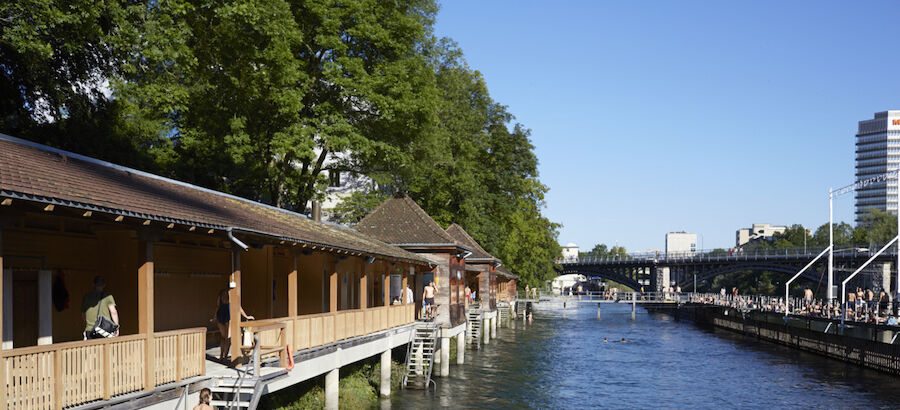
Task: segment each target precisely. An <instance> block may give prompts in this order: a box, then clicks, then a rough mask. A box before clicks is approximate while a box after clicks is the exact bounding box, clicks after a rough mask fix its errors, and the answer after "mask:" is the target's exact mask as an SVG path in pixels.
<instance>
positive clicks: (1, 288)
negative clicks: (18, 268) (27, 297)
mask: <svg viewBox="0 0 900 410" xmlns="http://www.w3.org/2000/svg"><path fill="white" fill-rule="evenodd" d="M0 338H2V339H3V340H2V341H0V342H2V344H0V349H3V350H8V349H12V347H13V346H12V271H11V270H7V269H4V268H3V226H2V225H0ZM2 388H3V389H4V391H5V389H6V385H5V384H4V385H3V386H2ZM4 397H5V396H4Z"/></svg>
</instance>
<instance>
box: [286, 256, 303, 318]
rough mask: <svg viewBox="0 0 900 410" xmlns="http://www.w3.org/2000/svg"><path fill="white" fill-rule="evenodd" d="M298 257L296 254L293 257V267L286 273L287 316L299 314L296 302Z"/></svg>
mask: <svg viewBox="0 0 900 410" xmlns="http://www.w3.org/2000/svg"><path fill="white" fill-rule="evenodd" d="M299 258H300V257H299V256H297V255H296V254H295V255H294V266H293V268H292V269H291V271H290V272H288V280H287V282H288V284H287V287H288V316H297V315H299V314H300V311H299V310H297V306H298V302H299V301H298V300H297V292H298V289H297V277H298V272H297V266H298V265H297V260H298V259H299Z"/></svg>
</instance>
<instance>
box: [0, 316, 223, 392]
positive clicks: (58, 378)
mask: <svg viewBox="0 0 900 410" xmlns="http://www.w3.org/2000/svg"><path fill="white" fill-rule="evenodd" d="M148 340H149V338H148V337H147V335H129V336H120V337H113V338H109V339H95V340H86V341H78V342H67V343H57V344H51V345H45V346H33V347H23V348H17V349H10V350H3V351H0V400H2V402H0V405H5V406H0V407H5V408H7V409H60V408H63V407H69V406H75V405H79V404H83V403H88V402H91V401H95V400H108V399H110V398H112V397H114V396H117V395H120V394H125V393H130V392H134V391H138V390H143V389H146V388H147V387H148V386H147V383H146V380H145V376H144V375H145V370H146V368H145V363H144V352H145V349H146V348H147V342H148ZM152 340H153V343H154V348H155V355H154V361H155V363H156V368H155V380H153V384H152V385H151V386H149V387H155V386H158V385H161V384H165V383H168V382H173V381H178V380H181V379H183V378H185V377H192V376H200V375H203V374H204V373H205V371H206V365H205V353H206V352H205V351H206V328H195V329H184V330H176V331H172V332H162V333H156V334H154V338H153V339H152Z"/></svg>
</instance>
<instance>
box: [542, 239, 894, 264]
mask: <svg viewBox="0 0 900 410" xmlns="http://www.w3.org/2000/svg"><path fill="white" fill-rule="evenodd" d="M879 248H880V246H877V245H869V244H866V245H857V246H847V247H842V248H840V249H835V250H834V255H835V256H838V257H847V256H859V257H866V256H869V255H871V254H872V253H874V250H877V249H879ZM824 249H826V247H812V246H808V247H792V248H768V247H752V248H730V249H704V250H698V251H696V252H664V251H658V252H657V251H654V252H634V253H629V254H627V255H605V256H594V255H587V256H584V257H579V258H578V260H558V261H557V262H558V263H565V264H594V263H616V262H633V261H698V262H699V261H727V260H751V259H752V260H758V259H760V258H764V259H768V258H772V259H783V258H786V257H798V256H815V255H817V254H819V252H822V251H823V250H824Z"/></svg>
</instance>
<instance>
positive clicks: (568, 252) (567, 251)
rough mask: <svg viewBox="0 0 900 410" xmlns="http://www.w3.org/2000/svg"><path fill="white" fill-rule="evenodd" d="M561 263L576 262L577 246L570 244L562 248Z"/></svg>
mask: <svg viewBox="0 0 900 410" xmlns="http://www.w3.org/2000/svg"><path fill="white" fill-rule="evenodd" d="M562 261H563V262H578V245H575V244H574V243H572V242H569V243H568V244H566V246H563V247H562Z"/></svg>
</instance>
